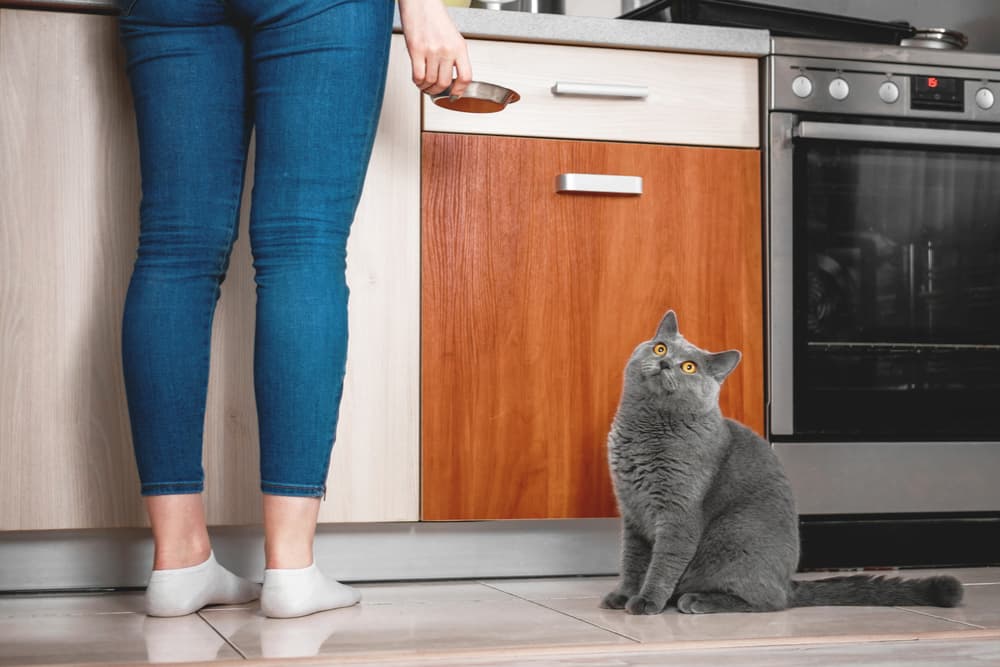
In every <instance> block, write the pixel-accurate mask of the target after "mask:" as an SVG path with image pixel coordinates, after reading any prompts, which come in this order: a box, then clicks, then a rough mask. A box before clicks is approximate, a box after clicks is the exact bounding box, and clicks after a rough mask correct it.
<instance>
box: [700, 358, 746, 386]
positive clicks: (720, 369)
mask: <svg viewBox="0 0 1000 667" xmlns="http://www.w3.org/2000/svg"><path fill="white" fill-rule="evenodd" d="M742 356H743V355H741V354H740V351H739V350H726V351H725V352H719V353H718V354H710V355H708V374H709V375H711V376H712V377H714V378H715V379H716V380H717V381H718V383H719V384H722V381H723V380H725V379H726V377H727V376H728V375H729V374H730V373H732V372H733V369H734V368H736V365H737V364H738V363H740V359H741V358H742Z"/></svg>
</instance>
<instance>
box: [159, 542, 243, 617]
mask: <svg viewBox="0 0 1000 667" xmlns="http://www.w3.org/2000/svg"><path fill="white" fill-rule="evenodd" d="M259 597H260V585H259V584H255V583H253V582H252V581H247V580H246V579H243V578H242V577H238V576H236V575H235V574H233V573H232V572H230V571H229V570H227V569H226V568H224V567H222V566H221V565H219V563H218V562H217V561H216V560H215V553H214V552H213V553H210V554H209V556H208V560H206V561H205V562H204V563H199V564H198V565H192V566H191V567H180V568H176V569H173V570H153V574H151V575H150V577H149V585H147V586H146V613H147V614H149V615H150V616H184V615H185V614H190V613H193V612H196V611H198V610H199V609H201V608H202V607H204V606H205V605H209V604H242V603H244V602H250V601H251V600H256V599H257V598H259Z"/></svg>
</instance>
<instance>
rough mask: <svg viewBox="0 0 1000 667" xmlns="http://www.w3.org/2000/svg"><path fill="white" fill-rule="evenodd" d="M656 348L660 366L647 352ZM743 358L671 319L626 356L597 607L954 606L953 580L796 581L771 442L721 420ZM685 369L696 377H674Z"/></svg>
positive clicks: (793, 533) (789, 503)
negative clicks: (610, 539) (617, 576)
mask: <svg viewBox="0 0 1000 667" xmlns="http://www.w3.org/2000/svg"><path fill="white" fill-rule="evenodd" d="M660 343H662V344H665V345H666V346H667V352H666V354H665V355H664V356H662V357H660V356H657V355H655V354H654V352H653V350H654V349H655V346H656V345H657V344H660ZM739 359H740V353H739V352H737V351H735V350H730V351H728V352H721V353H718V354H712V353H710V352H706V351H704V350H702V349H700V348H698V347H696V346H694V345H692V344H691V343H689V342H688V341H686V340H685V339H684V337H683V336H681V334H680V332H679V331H678V328H677V318H676V316H675V315H674V313H673V311H670V312H668V313H667V314H666V316H665V317H664V318H663V320H662V321H661V322H660V326H659V327H658V329H657V332H656V336H655V337H654V338H653V339H652V340H649V341H646V342H644V343H641V344H640V345H639V346H638V347H636V349H635V351H634V352H633V353H632V356H631V358H630V359H629V362H628V365H627V366H626V368H625V383H624V389H623V391H622V397H621V402H620V404H619V406H618V412H617V414H616V415H615V419H614V422H613V423H612V425H611V433H610V434H609V436H608V461H609V464H610V467H611V475H612V478H613V480H614V485H615V494H616V496H617V498H618V506H619V510H620V512H621V515H622V527H623V534H622V567H621V580H620V582H619V585H618V587H617V588H616V589H615V590H614V591H612V592H611V593H609V594H608V595H606V596H605V597H604V600H603V601H602V602H601V606H602V607H605V608H609V609H622V608H624V609H625V610H626V611H628V612H629V613H632V614H658V613H660V612H662V611H663V610H664V609H665V608H666V606H667V604H668V602H673V603H675V604H676V605H677V608H678V609H679V610H680V611H682V612H685V613H713V612H726V611H777V610H780V609H786V608H788V607H792V606H807V605H833V604H860V605H894V604H908V605H939V606H954V605H956V604H958V602H959V601H960V600H961V597H962V587H961V584H959V583H958V581H957V580H956V579H954V578H953V577H935V578H932V579H921V580H912V581H908V582H903V581H901V580H885V579H881V578H873V577H866V576H860V577H838V578H835V579H828V580H822V581H815V582H793V581H792V574H793V573H794V572H795V570H796V566H797V565H798V559H799V534H798V519H797V516H796V513H795V508H794V503H793V500H792V492H791V489H790V487H789V485H788V481H787V479H786V478H785V475H784V472H783V471H782V469H781V465H780V463H779V462H778V460H777V458H776V457H775V456H774V453H773V452H772V451H771V448H770V446H769V445H768V443H767V442H766V441H764V439H763V438H761V437H760V436H758V435H757V434H756V433H754V432H753V431H751V430H750V429H748V428H746V427H745V426H743V425H742V424H740V423H738V422H736V421H733V420H732V419H726V418H724V417H723V416H722V413H721V412H720V411H719V405H718V398H719V389H720V387H721V385H722V383H723V381H724V380H725V378H726V377H727V376H728V375H729V373H730V372H732V370H733V369H734V368H735V367H736V365H737V364H738V363H739ZM686 361H693V362H695V363H696V364H697V369H696V371H695V372H694V373H691V374H689V373H684V372H682V371H681V364H683V363H684V362H686Z"/></svg>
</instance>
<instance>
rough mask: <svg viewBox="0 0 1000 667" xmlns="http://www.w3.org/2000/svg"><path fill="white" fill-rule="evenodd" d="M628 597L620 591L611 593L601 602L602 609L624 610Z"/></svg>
mask: <svg viewBox="0 0 1000 667" xmlns="http://www.w3.org/2000/svg"><path fill="white" fill-rule="evenodd" d="M626 602H628V596H627V595H625V594H624V593H619V592H618V591H611V592H610V593H608V594H607V595H605V596H604V599H603V600H601V609H624V608H625V603H626Z"/></svg>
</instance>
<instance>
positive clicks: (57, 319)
mask: <svg viewBox="0 0 1000 667" xmlns="http://www.w3.org/2000/svg"><path fill="white" fill-rule="evenodd" d="M0 91H2V93H0V530H26V529H54V528H97V527H117V526H139V525H144V524H145V515H144V511H143V507H142V502H141V499H140V497H139V493H138V477H137V474H136V472H135V465H134V461H133V455H132V449H131V437H130V432H129V424H128V414H127V407H126V402H125V394H124V383H123V381H122V370H121V352H120V343H121V315H122V307H123V305H124V299H125V291H126V288H127V286H128V280H129V277H130V274H131V269H132V262H133V260H134V256H135V248H136V243H137V239H138V221H137V219H136V217H137V212H138V205H139V185H140V184H139V167H138V151H137V147H136V140H135V121H134V116H133V112H132V107H131V98H130V96H129V92H128V85H127V81H126V79H125V76H124V62H123V53H122V50H121V48H120V46H119V44H118V37H117V30H116V22H115V21H114V20H113V19H109V18H107V17H98V16H79V15H72V14H57V13H49V12H35V11H23V10H0ZM418 97H419V94H418V93H417V92H416V90H415V89H414V88H413V86H412V84H411V83H410V82H409V68H408V65H407V63H406V56H405V52H404V50H403V45H402V38H401V37H394V38H393V53H392V64H391V67H390V77H389V83H388V87H387V93H386V102H385V107H384V112H383V116H382V119H381V122H380V126H379V135H378V138H377V140H376V146H375V151H374V153H373V158H372V164H371V168H370V170H369V179H368V182H367V184H366V187H365V194H364V197H363V199H362V203H361V205H360V207H359V210H358V217H357V219H356V222H355V226H354V231H353V233H352V238H351V241H350V244H349V249H348V252H349V257H348V280H349V283H350V286H351V290H352V296H351V305H350V312H351V318H352V322H351V331H352V336H351V344H350V350H349V358H348V376H347V381H346V387H345V395H344V399H343V401H344V402H343V408H342V412H341V415H342V420H341V424H340V428H339V431H338V442H337V446H336V448H335V452H334V457H333V464H332V470H331V477H330V480H329V483H328V487H329V494H328V497H327V502H326V503H324V505H323V509H322V511H321V515H320V517H321V520H323V521H377V520H386V521H387V520H407V519H416V518H417V514H418V501H419V498H418V484H419V471H418V457H419V453H418V452H419V449H418V448H419V443H418V435H419V434H418V408H417V404H418V392H419V386H418V379H417V373H418V367H417V358H418V352H419V350H418V343H417V340H418V330H419V319H418V318H419V311H418V302H419V292H418V290H419V287H418V278H419V241H418V234H419V208H418V207H419V190H418V187H419V185H418V183H419V159H420V155H419V143H420V135H419V131H420V130H419V122H420V103H419V99H418ZM247 180H248V184H247V188H246V194H247V196H246V197H245V199H244V211H243V216H242V218H241V221H240V225H241V229H240V232H239V239H238V241H237V243H236V246H235V247H234V250H233V256H232V259H231V262H230V268H229V273H228V276H227V279H226V281H225V282H224V283H223V290H222V291H223V295H222V298H221V300H220V302H219V306H218V310H217V312H216V317H215V322H214V329H213V346H212V366H211V377H210V382H209V398H208V406H207V415H206V424H205V467H206V482H207V491H206V504H207V508H208V517H209V521H210V523H213V524H235V523H250V522H256V521H259V519H260V493H259V490H258V488H259V487H258V479H259V473H258V469H257V462H258V456H257V424H256V410H255V407H254V402H253V374H252V359H253V354H252V353H253V320H254V304H255V301H254V298H255V296H254V283H253V270H252V266H251V260H250V251H249V244H248V238H249V234H248V230H247V220H248V210H247V209H248V206H249V191H250V184H251V182H252V169H251V172H250V173H249V174H248V176H247ZM359 371H360V372H359ZM386 406H391V407H390V408H388V409H387V407H386Z"/></svg>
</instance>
